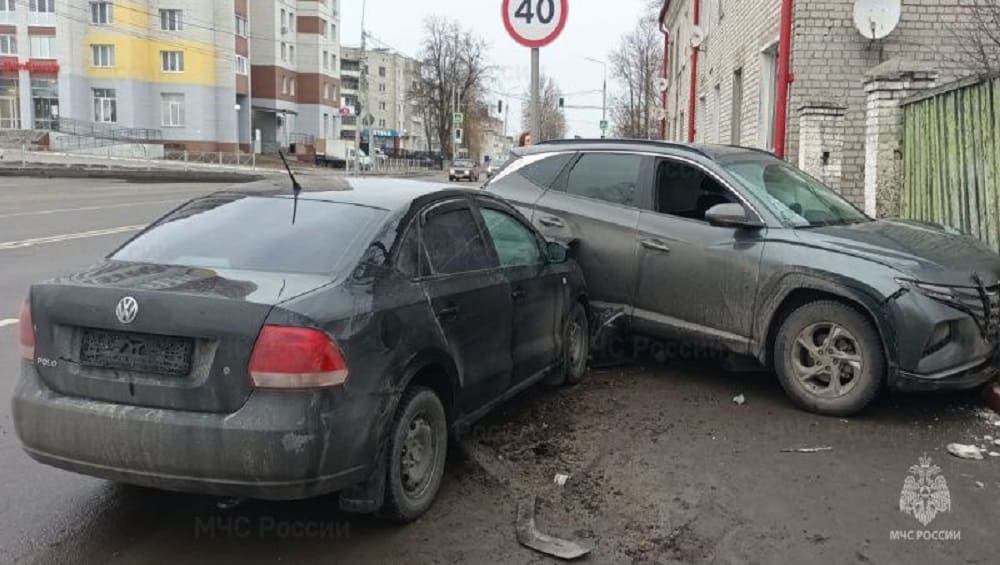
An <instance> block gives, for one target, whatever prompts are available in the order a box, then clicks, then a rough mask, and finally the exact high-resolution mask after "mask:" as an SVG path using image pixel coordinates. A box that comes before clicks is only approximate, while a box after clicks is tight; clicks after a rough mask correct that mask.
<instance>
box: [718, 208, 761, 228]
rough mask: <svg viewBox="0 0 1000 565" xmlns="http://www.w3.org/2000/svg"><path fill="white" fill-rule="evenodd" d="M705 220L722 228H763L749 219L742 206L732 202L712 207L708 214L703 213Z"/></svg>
mask: <svg viewBox="0 0 1000 565" xmlns="http://www.w3.org/2000/svg"><path fill="white" fill-rule="evenodd" d="M705 219H706V220H708V223H710V224H712V225H713V226H718V227H722V228H749V229H757V228H761V227H763V226H762V225H761V224H760V223H759V222H758V221H756V220H751V219H750V217H749V216H748V215H747V211H746V208H744V207H743V205H742V204H735V203H732V202H729V203H726V204H716V205H715V206H712V207H711V208H709V209H708V212H705Z"/></svg>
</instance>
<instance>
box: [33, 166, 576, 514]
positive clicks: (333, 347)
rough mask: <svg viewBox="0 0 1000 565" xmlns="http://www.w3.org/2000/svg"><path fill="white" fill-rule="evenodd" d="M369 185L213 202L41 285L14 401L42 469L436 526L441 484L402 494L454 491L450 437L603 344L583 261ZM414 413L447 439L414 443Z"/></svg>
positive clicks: (464, 199)
mask: <svg viewBox="0 0 1000 565" xmlns="http://www.w3.org/2000/svg"><path fill="white" fill-rule="evenodd" d="M364 186H365V188H361V187H358V188H357V189H356V190H351V191H340V192H325V193H324V192H319V193H306V194H303V195H302V197H301V198H300V199H299V201H298V203H297V204H293V201H292V199H291V198H290V197H288V196H286V195H284V194H281V195H279V194H265V195H260V194H244V193H223V194H217V195H213V196H209V197H206V198H201V199H197V200H195V201H192V202H191V203H188V204H186V205H185V206H182V207H181V208H179V209H178V210H176V211H174V212H172V213H171V214H169V215H168V216H166V217H165V218H163V219H161V220H160V221H158V222H157V223H155V224H153V225H152V226H151V227H150V228H147V230H146V231H145V232H143V233H142V234H140V235H138V236H137V237H136V238H135V239H134V240H132V241H131V242H129V243H127V244H125V246H123V247H122V248H121V249H120V250H118V251H117V252H115V253H114V254H112V255H111V256H109V259H108V260H106V261H105V262H102V263H100V264H98V265H95V266H94V267H91V268H89V269H86V270H84V271H82V272H79V273H77V274H74V275H71V276H68V277H64V278H61V279H58V280H54V281H50V282H46V283H41V284H37V285H34V286H33V287H32V289H31V293H30V298H29V303H28V304H27V305H26V312H25V315H24V316H22V336H21V342H22V363H21V380H20V383H19V385H18V387H17V390H16V393H15V395H14V400H13V414H14V424H15V427H16V431H17V434H18V436H19V438H20V439H21V441H22V443H23V444H24V448H25V449H26V450H27V452H28V453H29V454H30V455H31V456H32V457H33V458H35V459H37V460H38V461H41V462H43V463H47V464H50V465H53V466H56V467H60V468H64V469H68V470H72V471H77V472H80V473H84V474H89V475H94V476H98V477H103V478H108V479H111V480H117V481H122V482H127V483H134V484H139V485H145V486H150V487H156V488H163V489H168V490H178V491H185V492H195V493H206V494H214V495H226V496H238V497H256V498H266V499H295V498H304V497H309V496H315V495H319V494H324V493H328V492H333V491H345V489H346V491H345V492H343V493H342V495H341V502H342V504H343V505H344V506H345V507H347V508H349V509H352V510H365V511H370V510H378V509H383V510H384V509H385V508H386V506H387V504H386V501H389V502H390V503H391V504H388V506H389V507H390V510H389V511H388V512H386V513H387V514H388V515H390V516H392V517H396V518H402V519H412V518H413V517H415V516H416V515H419V513H420V512H422V511H423V510H425V509H426V507H427V506H429V503H430V499H428V498H427V496H430V497H431V498H433V496H432V495H433V493H434V492H436V488H437V484H436V483H433V484H430V485H429V486H428V485H423V487H426V489H427V491H426V492H425V491H423V490H422V491H421V494H420V496H416V495H414V497H413V500H411V501H409V502H407V501H405V500H404V501H402V502H400V499H401V498H405V497H406V495H405V493H403V494H401V493H400V492H396V491H398V490H399V489H398V486H399V484H400V482H401V481H402V482H405V481H406V480H407V477H408V476H409V475H407V473H410V472H412V473H413V475H417V474H420V477H421V478H427V477H429V478H430V479H433V480H440V477H439V475H440V473H441V472H442V469H443V462H444V449H445V446H446V444H447V436H445V438H444V440H442V439H441V437H439V436H438V435H436V434H437V433H438V432H440V431H442V430H445V426H446V427H447V430H451V431H457V430H461V429H462V428H464V427H465V426H467V425H468V424H470V423H471V422H472V421H474V420H475V419H477V418H478V417H480V416H482V415H483V414H485V413H486V412H487V411H489V410H490V409H491V408H493V407H494V406H496V405H497V404H499V403H500V402H502V401H504V400H505V399H507V398H509V397H510V396H512V395H514V394H516V393H517V392H519V391H521V390H524V389H525V388H527V387H529V386H530V385H532V384H533V383H536V382H538V381H539V380H540V379H542V378H547V379H548V380H549V381H550V382H555V381H558V380H560V379H566V378H568V379H570V380H573V379H578V378H579V377H580V376H582V372H583V370H585V367H586V365H585V361H586V359H585V352H586V346H585V345H582V346H581V345H580V343H577V342H576V341H574V343H573V344H571V343H568V342H567V335H568V333H569V331H570V330H571V329H575V330H576V331H577V336H578V337H574V338H573V339H574V340H578V339H580V338H582V340H583V343H584V344H586V343H587V338H586V336H587V331H588V327H587V324H586V322H585V320H586V317H585V316H584V317H583V320H584V322H583V327H582V328H580V327H577V325H579V323H580V317H579V313H580V312H583V311H584V304H585V300H586V297H585V289H584V286H583V281H582V276H581V274H580V272H579V268H578V267H577V266H576V265H575V263H573V262H572V261H566V255H565V248H563V247H561V246H559V245H558V244H548V243H547V242H545V241H544V240H543V239H541V236H540V235H539V234H538V233H537V232H536V231H534V230H532V229H531V228H530V224H528V223H527V222H526V220H524V219H522V218H521V217H520V216H519V215H518V213H517V212H516V211H515V210H513V209H512V208H511V207H509V206H508V205H506V204H505V203H503V202H502V201H500V200H499V199H497V198H495V197H492V196H490V195H486V194H482V193H478V194H477V193H473V192H471V191H461V190H446V189H441V188H440V187H434V186H432V185H425V184H422V183H394V182H393V181H385V180H382V181H375V182H373V183H369V184H368V185H364ZM293 206H295V209H296V214H297V219H296V223H295V224H294V225H290V222H291V218H292V213H293ZM208 218H211V219H208ZM484 218H485V219H484ZM494 221H499V222H507V223H506V224H495V223H490V222H494ZM456 222H457V223H456ZM497 225H500V226H501V227H500V228H497V227H496V226H497ZM442 226H443V227H442ZM503 226H506V227H503ZM445 228H447V229H446V231H445V232H442V231H441V230H442V229H445ZM504 229H506V230H507V231H503V230H504ZM462 230H466V231H467V232H468V233H466V234H465V235H467V236H468V237H461V236H462V235H463V234H462V233H460V232H461V231H462ZM497 230H500V231H497ZM497 234H506V236H505V237H507V236H509V237H510V241H514V237H515V236H517V235H518V234H520V235H523V236H524V237H525V238H526V239H523V240H519V241H515V242H514V244H513V247H512V246H510V245H508V246H506V247H503V246H502V245H501V244H500V237H501V236H498V235H497ZM512 234H513V235H512ZM213 238H214V239H213ZM303 238H310V239H309V240H305V239H303ZM219 240H227V241H226V242H223V243H218V241H219ZM432 240H433V241H432ZM449 242H451V243H449ZM432 243H433V248H432ZM508 243H509V241H508ZM517 245H522V247H520V248H518V247H517ZM449 246H450V247H449ZM176 253H180V254H181V255H178V254H176ZM519 253H520V255H518V254H519ZM463 261H468V262H471V263H463ZM222 262H229V263H231V264H232V266H231V267H227V268H223V267H220V266H219V264H220V263H222ZM573 316H576V317H573ZM574 324H576V325H574ZM571 345H572V346H573V347H583V349H582V351H575V353H574V355H575V357H573V361H572V362H570V361H567V357H566V355H567V354H569V353H570V352H569V351H568V349H569V348H570V346H571ZM580 355H583V356H584V359H583V365H582V368H581V365H580V363H579V362H578V361H577V359H578V358H579V357H580ZM408 403H417V404H420V405H421V406H424V410H425V411H428V412H429V413H431V414H430V415H429V416H428V417H427V421H428V422H429V424H428V425H427V426H426V427H421V426H416V425H415V427H414V428H413V429H412V430H409V432H407V431H406V430H404V431H399V428H400V426H403V427H406V426H405V425H404V424H406V421H405V417H406V415H407V412H406V410H407V406H408ZM421 403H422V404H421ZM401 418H404V420H401ZM400 422H403V424H401V423H400ZM425 423H426V422H425ZM433 426H439V427H441V430H438V429H436V428H433ZM407 433H409V435H407ZM399 434H402V435H399ZM442 441H443V442H444V443H442ZM407 442H410V443H409V444H408V443H407ZM407 445H409V455H406V454H403V455H401V453H400V451H401V450H402V451H405V450H406V449H407V447H406V446H407ZM394 446H396V447H394ZM429 446H432V447H433V449H431V448H430V447H429ZM397 447H399V448H400V449H397ZM417 452H420V453H424V454H427V453H431V454H432V455H433V457H432V458H431V459H429V460H418V459H419V458H418V456H417V455H415V453H417ZM401 458H402V459H401ZM407 465H409V467H407ZM415 468H416V469H417V471H414V469H415ZM418 471H419V473H418ZM425 475H426V476H427V477H425ZM431 475H436V476H437V478H436V479H435V478H434V477H433V476H431ZM394 485H395V486H394ZM423 487H422V488H423ZM394 489H396V491H394ZM428 492H429V494H427V493H428ZM417 499H419V501H418V500H417ZM393 505H395V509H392V508H391V507H392V506H393Z"/></svg>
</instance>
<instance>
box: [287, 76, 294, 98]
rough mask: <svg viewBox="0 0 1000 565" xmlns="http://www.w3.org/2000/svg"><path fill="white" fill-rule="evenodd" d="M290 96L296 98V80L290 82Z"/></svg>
mask: <svg viewBox="0 0 1000 565" xmlns="http://www.w3.org/2000/svg"><path fill="white" fill-rule="evenodd" d="M288 94H289V96H295V79H292V80H290V81H288Z"/></svg>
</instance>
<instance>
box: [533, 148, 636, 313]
mask: <svg viewBox="0 0 1000 565" xmlns="http://www.w3.org/2000/svg"><path fill="white" fill-rule="evenodd" d="M652 166H653V165H652V158H651V157H647V156H644V155H639V154H634V153H619V152H610V151H595V152H587V153H581V154H579V155H578V156H577V158H576V159H575V161H574V162H573V163H572V165H571V167H569V168H568V169H567V170H566V171H564V172H563V174H562V176H561V178H560V179H559V180H557V181H556V183H555V184H554V185H553V187H552V188H551V189H550V190H548V191H546V193H545V194H544V195H543V196H542V198H541V199H540V200H539V201H538V202H537V203H536V204H535V211H534V215H533V217H532V222H533V223H534V224H535V225H536V226H538V228H539V229H540V230H541V232H542V234H544V235H545V237H546V238H549V239H554V240H558V241H562V242H565V243H571V244H572V245H573V257H574V258H575V259H576V260H577V262H578V263H579V264H580V267H581V268H582V269H583V274H584V277H585V278H586V280H587V288H588V289H589V293H590V296H591V297H592V299H593V301H594V302H595V303H597V306H599V307H604V308H608V307H611V308H620V309H622V310H623V311H625V312H626V314H630V313H631V304H632V300H633V296H634V291H635V285H636V277H637V275H638V270H639V269H638V262H637V261H638V242H637V240H638V238H637V232H636V228H637V226H638V224H639V208H638V204H637V203H638V202H640V201H642V199H643V198H642V192H643V191H644V190H645V189H646V187H648V186H650V185H651V178H652Z"/></svg>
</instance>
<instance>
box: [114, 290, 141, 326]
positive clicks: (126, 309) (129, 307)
mask: <svg viewBox="0 0 1000 565" xmlns="http://www.w3.org/2000/svg"><path fill="white" fill-rule="evenodd" d="M138 314H139V303H138V302H136V300H135V298H132V297H131V296H126V297H125V298H122V299H121V300H119V301H118V306H116V307H115V316H117V317H118V321H119V322H121V323H123V324H131V323H132V322H134V321H135V317H136V315H138Z"/></svg>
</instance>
